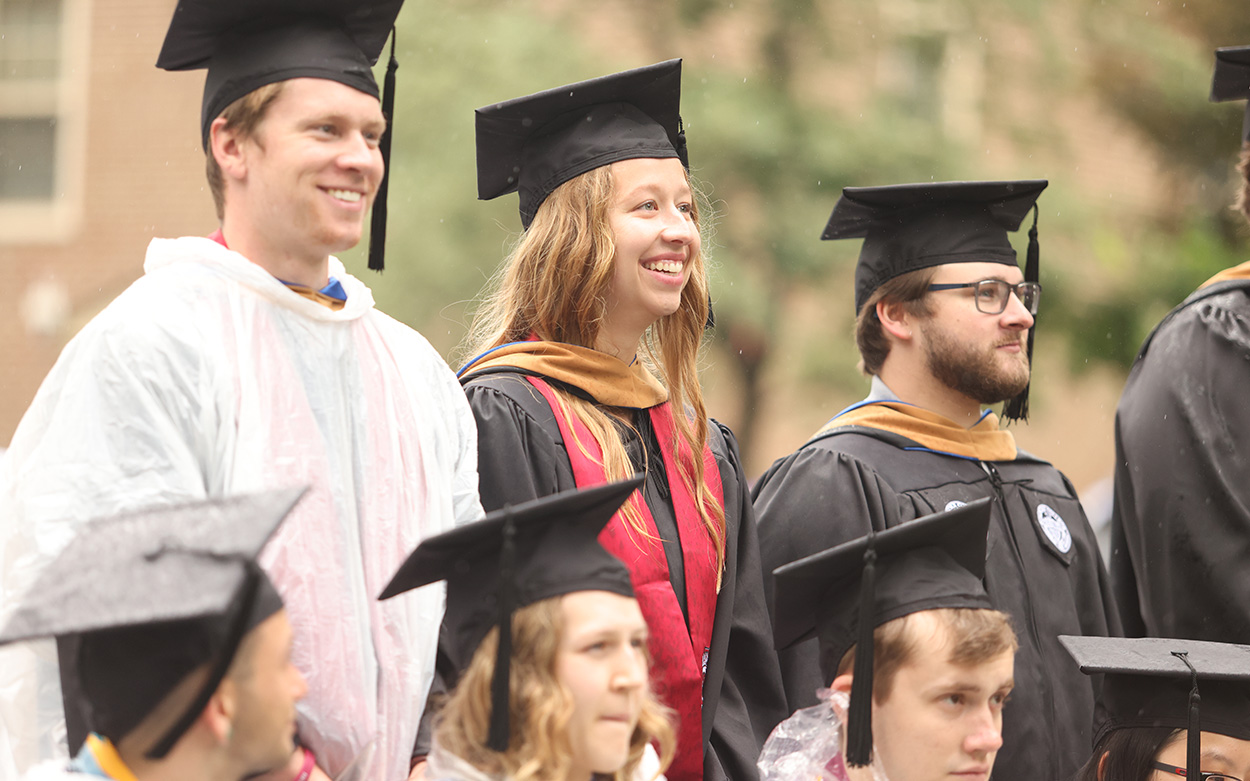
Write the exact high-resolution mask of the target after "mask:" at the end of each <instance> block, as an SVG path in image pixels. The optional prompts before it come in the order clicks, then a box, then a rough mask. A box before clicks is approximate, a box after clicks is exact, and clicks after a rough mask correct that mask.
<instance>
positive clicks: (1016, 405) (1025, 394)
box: [1003, 204, 1041, 421]
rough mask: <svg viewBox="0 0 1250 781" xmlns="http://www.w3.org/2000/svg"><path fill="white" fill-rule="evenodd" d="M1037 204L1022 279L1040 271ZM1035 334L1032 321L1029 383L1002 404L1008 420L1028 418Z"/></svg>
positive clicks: (1034, 276)
mask: <svg viewBox="0 0 1250 781" xmlns="http://www.w3.org/2000/svg"><path fill="white" fill-rule="evenodd" d="M1037 212H1038V209H1037V204H1033V227H1032V228H1029V249H1028V254H1027V255H1025V260H1024V281H1025V282H1037V281H1038V276H1039V275H1040V273H1041V270H1040V268H1039V267H1040V265H1041V263H1040V260H1041V247H1040V246H1039V244H1038V241H1037ZM1036 334H1037V323H1036V321H1035V322H1034V323H1033V327H1032V328H1030V329H1029V336H1028V343H1027V346H1026V348H1025V355H1026V356H1027V357H1028V359H1029V373H1030V380H1029V384H1028V385H1025V386H1024V390H1022V391H1020V393H1019V394H1017V395H1016V396H1014V397H1013V398H1011V399H1008V400H1007V403H1006V404H1005V405H1004V406H1003V419H1004V420H1008V421H1014V420H1023V421H1027V420H1028V419H1029V386H1031V385H1032V384H1033V382H1032V379H1031V376H1032V372H1033V337H1034V336H1035V335H1036Z"/></svg>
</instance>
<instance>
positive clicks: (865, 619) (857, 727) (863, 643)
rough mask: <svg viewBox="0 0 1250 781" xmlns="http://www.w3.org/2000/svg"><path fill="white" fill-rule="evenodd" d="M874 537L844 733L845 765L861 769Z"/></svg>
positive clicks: (868, 721) (867, 726)
mask: <svg viewBox="0 0 1250 781" xmlns="http://www.w3.org/2000/svg"><path fill="white" fill-rule="evenodd" d="M874 536H875V535H874V533H873V532H869V533H868V550H866V551H864V571H863V574H862V575H861V576H860V584H859V640H858V642H857V643H856V645H855V667H854V668H853V669H852V673H851V704H850V707H849V708H848V713H847V730H846V764H847V765H849V766H850V767H863V766H865V765H867V764H868V763H869V762H870V761H871V760H872V661H873V659H872V657H873V653H874V649H873V641H872V632H873V629H874V628H875V627H874V623H875V622H874V621H873V606H874V603H875V602H876V588H877V551H876V549H875V548H874V547H873V538H874Z"/></svg>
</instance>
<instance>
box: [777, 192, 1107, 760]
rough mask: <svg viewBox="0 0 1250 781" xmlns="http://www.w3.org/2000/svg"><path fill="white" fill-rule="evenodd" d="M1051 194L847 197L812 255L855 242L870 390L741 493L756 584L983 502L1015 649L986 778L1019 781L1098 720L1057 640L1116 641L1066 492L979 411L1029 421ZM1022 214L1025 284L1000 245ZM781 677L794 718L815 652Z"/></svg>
mask: <svg viewBox="0 0 1250 781" xmlns="http://www.w3.org/2000/svg"><path fill="white" fill-rule="evenodd" d="M1046 184H1047V183H1046V182H1045V181H1040V180H1035V181H1022V182H937V183H924V184H913V185H896V186H890V187H871V188H868V187H865V188H846V189H845V190H844V191H843V195H842V198H841V200H839V202H838V204H837V206H836V207H835V208H834V211H833V215H832V217H831V218H830V220H829V224H828V225H827V226H826V228H825V232H824V235H823V236H822V238H824V239H845V238H862V239H864V244H863V248H862V250H861V252H860V256H859V264H858V266H857V268H856V274H855V306H856V311H857V312H858V317H857V320H856V342H857V344H858V347H859V350H860V355H861V357H862V359H863V360H862V365H861V368H862V369H863V371H864V373H865V374H867V375H868V376H870V377H871V378H872V387H871V391H870V393H869V395H868V397H867V398H866V399H864V400H863V401H861V402H859V403H857V404H854V405H852V406H851V407H849V408H847V409H845V410H843V411H842V412H840V413H838V414H837V415H835V416H834V417H833V419H832V420H830V421H829V422H828V423H827V424H826V425H825V426H824V427H823V428H821V429H820V430H819V431H817V432H816V433H815V434H814V435H813V436H812V438H811V439H809V440H808V442H807V443H806V444H804V445H803V446H802V447H800V448H799V449H798V450H797V451H796V452H794V453H792V454H791V455H789V456H786V457H785V458H783V459H781V460H779V461H778V462H777V463H775V464H773V466H772V468H770V469H769V470H768V472H766V473H765V474H764V476H763V477H762V478H760V480H759V482H758V483H757V484H756V487H755V492H754V499H755V509H756V512H757V514H758V516H759V535H760V551H761V554H762V559H763V563H764V568H765V571H766V572H770V571H771V570H772V569H773V568H774V567H777V566H780V565H782V564H785V563H786V562H789V561H793V560H795V559H798V558H801V557H803V556H806V555H810V554H812V553H816V552H818V551H821V550H824V549H825V548H828V547H831V546H833V545H837V544H839V543H843V542H846V541H848V540H851V539H855V538H857V537H862V536H864V535H866V534H868V533H870V532H873V531H883V530H885V529H888V528H891V527H894V526H897V525H899V524H903V523H907V522H909V521H912V520H915V519H917V518H920V517H921V516H925V515H928V514H930V513H934V512H941V511H943V510H951V509H954V508H956V507H960V506H962V505H964V504H967V503H969V502H972V501H974V500H976V499H980V498H983V497H990V498H991V499H992V506H993V511H992V517H991V521H990V527H989V536H988V539H987V558H986V568H985V586H986V591H987V592H988V593H989V597H990V600H991V602H992V603H993V607H994V608H995V609H997V610H1001V611H1003V612H1006V613H1007V614H1009V615H1010V616H1011V618H1012V623H1013V625H1014V627H1015V629H1016V631H1017V633H1018V635H1019V639H1020V649H1019V652H1018V654H1017V655H1016V661H1015V682H1016V688H1015V690H1014V691H1013V693H1012V695H1011V701H1010V702H1008V703H1007V705H1006V708H1005V709H1004V711H1003V730H1002V735H1003V747H1002V749H1001V750H1000V752H999V754H998V759H997V762H996V763H995V767H994V775H995V777H996V778H1021V779H1024V778H1027V779H1030V780H1031V781H1059V779H1065V780H1066V779H1068V778H1070V777H1071V776H1072V775H1073V774H1074V773H1075V772H1076V770H1077V769H1078V768H1079V767H1080V763H1081V760H1082V759H1083V758H1084V757H1087V756H1088V755H1089V752H1090V749H1091V747H1092V745H1093V736H1094V732H1095V724H1094V722H1095V714H1096V713H1097V712H1099V711H1100V710H1101V708H1100V706H1099V692H1098V689H1097V687H1096V685H1094V683H1092V682H1091V681H1090V680H1088V679H1086V678H1085V676H1083V675H1081V674H1080V673H1079V672H1077V671H1076V670H1073V669H1072V667H1071V665H1070V663H1069V662H1068V660H1067V654H1066V653H1065V651H1064V649H1063V647H1062V646H1061V645H1060V644H1059V641H1058V635H1060V634H1072V633H1076V632H1079V633H1081V634H1085V635H1107V634H1119V629H1120V624H1119V618H1118V615H1117V614H1116V610H1115V605H1114V602H1113V600H1112V598H1111V591H1110V588H1109V585H1108V579H1107V574H1106V572H1105V570H1104V568H1103V566H1102V561H1101V559H1100V558H1099V555H1098V548H1097V543H1096V542H1095V540H1094V533H1093V531H1092V530H1091V529H1090V526H1089V522H1088V520H1087V519H1086V517H1085V513H1084V512H1083V511H1082V509H1081V505H1080V503H1079V501H1078V500H1077V497H1076V492H1075V490H1074V489H1073V488H1072V484H1071V483H1070V482H1069V481H1068V480H1067V478H1065V477H1064V476H1063V475H1062V474H1061V473H1060V472H1059V471H1058V470H1056V469H1055V468H1054V467H1053V466H1051V465H1050V464H1049V463H1047V462H1046V461H1043V460H1041V459H1040V458H1037V457H1036V456H1033V455H1031V454H1029V453H1025V452H1023V451H1021V450H1018V449H1017V448H1016V445H1015V440H1014V438H1013V437H1012V435H1011V432H1010V431H1007V430H1005V429H1002V428H1000V426H999V418H998V416H997V415H996V414H995V413H994V411H992V410H991V409H989V408H988V407H989V405H994V404H998V403H1000V402H1005V404H1004V406H1003V409H1002V416H1003V418H1005V419H1007V420H1009V421H1011V420H1024V419H1026V417H1027V415H1028V393H1029V380H1030V368H1031V367H1030V358H1031V355H1032V346H1033V338H1032V334H1033V325H1034V317H1035V316H1036V315H1037V312H1038V302H1039V301H1040V298H1041V292H1042V288H1041V285H1040V284H1039V283H1038V261H1039V251H1038V242H1037V216H1036V215H1037V212H1036V205H1035V203H1036V200H1037V197H1038V195H1040V194H1041V192H1042V190H1043V189H1045V187H1046ZM1030 210H1032V211H1034V221H1033V227H1032V229H1031V230H1030V231H1029V249H1028V253H1027V261H1026V263H1025V267H1024V269H1023V271H1022V270H1021V269H1020V267H1019V266H1018V265H1017V261H1016V252H1015V250H1014V249H1013V248H1012V246H1011V242H1010V241H1009V239H1008V236H1007V233H1008V231H1014V230H1017V229H1018V228H1019V226H1020V223H1021V222H1022V220H1023V219H1024V217H1025V216H1026V215H1027V214H1028V212H1029V211H1030ZM766 586H767V587H768V588H770V589H771V586H772V584H771V582H769V581H768V579H767V578H766ZM770 597H771V593H770ZM770 604H771V599H770ZM774 609H776V607H774ZM781 661H782V672H783V676H784V678H785V684H786V695H787V697H788V699H789V705H790V707H791V709H795V708H801V707H807V706H810V705H813V704H815V703H816V701H817V698H816V690H817V688H818V687H819V686H821V675H820V664H819V658H818V649H817V648H816V645H815V643H814V642H811V641H808V642H804V643H800V644H799V645H797V646H795V647H793V648H791V649H790V650H788V651H785V652H783V653H782V654H781Z"/></svg>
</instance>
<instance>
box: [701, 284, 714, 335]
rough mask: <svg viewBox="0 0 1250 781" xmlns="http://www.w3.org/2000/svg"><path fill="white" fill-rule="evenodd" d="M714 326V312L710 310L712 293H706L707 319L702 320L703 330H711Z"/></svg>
mask: <svg viewBox="0 0 1250 781" xmlns="http://www.w3.org/2000/svg"><path fill="white" fill-rule="evenodd" d="M715 328H716V313H715V312H713V311H712V293H711V291H709V292H708V294H707V320H705V321H703V330H704V331H711V330H713V329H715Z"/></svg>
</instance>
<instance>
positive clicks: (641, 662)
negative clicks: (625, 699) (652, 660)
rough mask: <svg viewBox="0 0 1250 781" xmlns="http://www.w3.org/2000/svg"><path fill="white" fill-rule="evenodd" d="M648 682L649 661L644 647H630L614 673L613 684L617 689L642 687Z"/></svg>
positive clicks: (625, 689) (624, 689)
mask: <svg viewBox="0 0 1250 781" xmlns="http://www.w3.org/2000/svg"><path fill="white" fill-rule="evenodd" d="M646 682H647V661H646V658H645V657H644V655H643V652H642V649H639V648H628V649H627V650H626V651H625V653H624V654H623V655H622V657H621V660H620V662H619V663H618V664H617V666H616V669H615V670H613V673H612V686H613V688H615V689H616V690H617V691H628V690H631V689H640V688H642V686H643V685H644V684H645V683H646Z"/></svg>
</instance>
